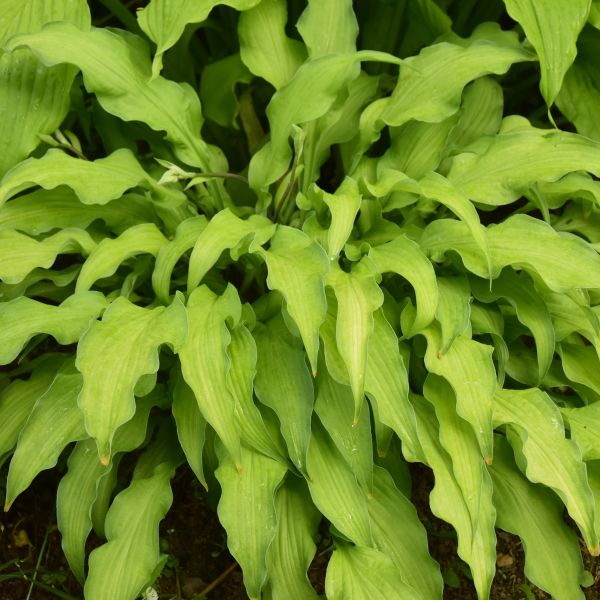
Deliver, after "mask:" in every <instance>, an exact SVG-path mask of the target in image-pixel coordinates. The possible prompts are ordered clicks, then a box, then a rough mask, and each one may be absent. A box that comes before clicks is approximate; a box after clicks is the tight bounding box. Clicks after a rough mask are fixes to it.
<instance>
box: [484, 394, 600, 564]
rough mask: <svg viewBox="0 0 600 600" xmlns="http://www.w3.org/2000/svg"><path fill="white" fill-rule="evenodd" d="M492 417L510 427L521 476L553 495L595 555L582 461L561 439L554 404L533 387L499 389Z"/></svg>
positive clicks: (562, 434) (595, 535) (595, 541)
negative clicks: (522, 471)
mask: <svg viewBox="0 0 600 600" xmlns="http://www.w3.org/2000/svg"><path fill="white" fill-rule="evenodd" d="M494 421H495V423H496V424H497V425H499V424H508V425H509V426H510V427H511V428H512V429H513V430H514V431H515V433H516V434H517V435H518V437H519V439H520V442H521V443H522V452H523V455H524V458H525V461H526V469H525V474H526V475H527V478H528V479H529V480H530V481H532V482H534V483H543V484H544V485H546V486H548V487H550V488H552V489H553V490H554V491H555V492H556V493H557V494H558V496H559V497H560V499H561V500H562V501H563V503H564V504H565V506H566V507H567V510H568V511H569V514H570V515H571V518H572V519H573V520H574V521H575V522H576V523H577V525H578V526H579V528H580V530H581V533H582V535H583V538H584V540H585V543H586V545H587V547H588V549H589V550H590V552H591V553H592V554H594V555H597V554H600V545H599V543H598V533H597V532H596V531H595V528H594V499H593V495H592V492H591V490H590V487H589V484H588V481H587V475H586V467H585V463H584V462H583V461H582V459H581V451H580V450H579V448H578V446H577V444H576V443H575V442H573V441H572V440H569V439H566V438H565V430H564V426H563V422H562V417H561V414H560V411H559V410H558V408H557V407H556V405H555V404H554V403H553V402H552V400H551V399H550V398H549V397H548V396H547V395H546V394H545V393H544V392H542V391H541V390H539V389H537V388H532V389H527V390H499V391H498V392H497V393H496V396H495V403H494Z"/></svg>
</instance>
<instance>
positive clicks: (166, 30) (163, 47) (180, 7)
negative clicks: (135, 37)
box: [137, 0, 260, 78]
mask: <svg viewBox="0 0 600 600" xmlns="http://www.w3.org/2000/svg"><path fill="white" fill-rule="evenodd" d="M259 1H260V0H201V1H200V2H198V1H197V0H168V1H167V0H152V1H151V2H150V3H149V4H148V5H147V6H145V7H144V8H143V9H141V10H139V11H138V13H137V18H138V22H139V25H140V27H141V29H142V31H143V32H144V33H145V34H146V35H147V36H148V37H149V38H150V39H151V40H152V41H153V42H155V43H156V54H155V55H154V61H153V63H152V76H153V78H155V77H158V74H159V73H160V71H161V69H162V58H163V54H164V53H165V52H166V51H167V50H168V49H169V48H172V47H173V46H174V45H175V44H176V43H177V40H178V39H179V38H180V37H181V36H182V35H183V30H184V29H185V27H186V25H188V24H190V23H201V22H202V21H205V20H206V19H207V17H208V15H209V14H210V12H211V10H212V9H213V8H214V7H215V6H218V5H219V4H224V5H226V6H231V7H232V8H235V9H236V10H246V9H248V8H251V7H252V6H254V5H256V4H257V3H258V2H259Z"/></svg>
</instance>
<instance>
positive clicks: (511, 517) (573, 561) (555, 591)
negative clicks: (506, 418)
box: [489, 435, 584, 600]
mask: <svg viewBox="0 0 600 600" xmlns="http://www.w3.org/2000/svg"><path fill="white" fill-rule="evenodd" d="M494 442H495V443H494V462H493V464H492V465H491V466H490V468H489V471H490V475H491V476H492V480H493V482H494V506H495V507H496V510H497V525H498V527H500V528H501V529H504V530H505V531H509V532H510V533H513V534H516V535H518V536H519V537H520V538H521V541H522V543H523V546H524V548H525V575H526V576H527V578H528V579H529V580H530V581H531V582H532V583H534V584H535V585H537V586H538V587H540V588H542V589H543V590H544V591H546V592H548V593H549V594H552V597H553V598H556V600H571V599H575V598H581V599H582V598H583V597H584V596H583V593H582V592H581V589H580V587H579V583H580V581H581V578H582V576H583V564H582V560H581V553H580V551H579V544H578V542H577V536H576V535H575V533H574V531H573V530H572V529H571V528H569V527H568V526H567V524H566V523H565V521H564V519H563V508H562V505H561V504H560V502H559V501H558V499H557V498H556V497H555V496H554V494H552V492H551V491H550V490H548V489H546V488H544V487H543V486H540V485H533V484H532V483H531V482H529V481H527V479H525V477H523V475H522V474H521V472H520V471H519V470H518V468H517V466H516V465H515V461H514V458H513V456H512V451H511V448H510V446H509V445H508V443H507V442H506V440H505V438H503V437H501V436H499V435H496V436H495V438H494Z"/></svg>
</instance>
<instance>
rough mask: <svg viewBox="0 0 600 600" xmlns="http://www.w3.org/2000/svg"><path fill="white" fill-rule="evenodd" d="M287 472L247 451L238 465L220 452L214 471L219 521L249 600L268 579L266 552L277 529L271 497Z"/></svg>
mask: <svg viewBox="0 0 600 600" xmlns="http://www.w3.org/2000/svg"><path fill="white" fill-rule="evenodd" d="M286 471H287V469H286V467H285V466H284V465H282V464H281V463H280V462H278V461H275V460H272V459H271V458H268V457H267V456H264V455H262V454H259V453H258V452H253V451H252V450H248V449H246V448H242V451H241V462H240V464H239V465H236V464H234V462H233V461H232V460H231V458H230V456H229V454H228V453H226V452H223V453H222V454H221V456H220V457H219V467H218V468H217V470H216V471H215V475H216V476H217V479H218V480H219V483H220V484H221V499H220V501H219V507H218V514H219V520H220V521H221V523H222V524H223V527H224V528H225V530H226V531H227V545H228V547H229V550H230V552H231V554H232V555H233V556H234V557H235V559H236V560H237V561H238V563H239V564H240V565H241V567H242V571H243V572H244V585H245V586H246V591H247V592H248V596H250V598H251V599H257V598H260V591H261V589H262V587H263V586H264V584H265V581H266V579H267V564H266V558H267V551H268V549H269V546H270V545H271V542H272V541H273V538H274V537H275V532H276V526H277V515H276V512H275V502H274V496H275V493H276V490H277V488H278V487H279V485H280V484H281V481H282V480H283V477H284V475H285V473H286Z"/></svg>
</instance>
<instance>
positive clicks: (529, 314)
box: [473, 269, 555, 383]
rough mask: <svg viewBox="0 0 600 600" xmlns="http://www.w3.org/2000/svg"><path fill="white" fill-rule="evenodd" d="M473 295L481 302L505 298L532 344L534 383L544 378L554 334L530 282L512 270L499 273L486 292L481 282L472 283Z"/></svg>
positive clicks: (552, 352) (525, 276) (548, 364)
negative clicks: (533, 347) (534, 350)
mask: <svg viewBox="0 0 600 600" xmlns="http://www.w3.org/2000/svg"><path fill="white" fill-rule="evenodd" d="M474 284H475V285H473V293H474V295H475V296H476V297H477V298H478V299H479V300H482V301H483V302H494V301H495V300H497V299H498V298H505V299H506V300H507V301H508V302H509V304H510V305H511V306H512V307H513V308H514V310H515V312H516V315H517V319H519V321H520V322H521V323H523V325H525V326H526V327H528V328H529V330H530V331H531V334H532V335H533V338H534V340H535V346H536V350H537V359H538V383H539V382H541V381H542V379H543V378H544V376H545V375H546V373H547V371H548V369H549V368H550V364H551V363H552V358H553V356H554V350H555V334H554V327H553V325H552V319H551V318H550V313H549V311H548V308H547V307H546V304H545V303H544V301H543V299H542V298H541V297H540V295H539V294H538V293H537V291H536V289H535V286H534V285H533V282H532V281H531V279H530V278H529V277H528V276H527V275H526V274H525V273H521V274H519V275H517V274H516V273H515V272H514V271H513V270H512V269H505V270H504V271H502V273H501V275H500V277H499V278H498V279H495V280H494V281H493V284H492V289H491V290H490V289H489V288H488V287H487V285H486V284H485V283H484V282H482V281H478V282H474Z"/></svg>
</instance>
